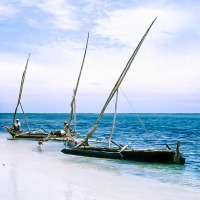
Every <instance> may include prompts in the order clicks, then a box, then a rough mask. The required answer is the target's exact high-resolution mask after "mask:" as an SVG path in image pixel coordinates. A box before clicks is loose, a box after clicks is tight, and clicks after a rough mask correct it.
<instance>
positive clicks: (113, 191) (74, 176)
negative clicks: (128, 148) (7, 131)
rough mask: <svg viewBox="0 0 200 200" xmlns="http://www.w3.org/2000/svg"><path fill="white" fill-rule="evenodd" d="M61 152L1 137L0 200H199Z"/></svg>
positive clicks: (184, 189) (190, 193) (181, 189)
mask: <svg viewBox="0 0 200 200" xmlns="http://www.w3.org/2000/svg"><path fill="white" fill-rule="evenodd" d="M2 136H3V137H2ZM62 147H63V144H62V143H59V142H47V143H45V144H44V145H42V146H38V144H37V142H36V141H22V140H7V138H6V137H5V136H4V135H0V177H1V179H0V188H1V193H0V199H5V198H6V200H27V199H29V200H32V199H38V200H43V199H48V200H55V199H59V200H68V199H69V200H77V199H80V200H94V199H95V200H121V199H126V200H134V199H142V200H152V199H156V200H165V199H166V200H168V199H176V200H179V199H180V200H181V199H190V200H198V199H199V195H200V191H198V190H192V191H191V190H190V188H187V187H185V186H183V187H181V186H176V185H172V184H168V183H163V182H159V181H156V180H152V179H150V178H145V177H141V176H134V175H129V174H126V173H123V172H121V171H120V169H118V168H117V167H115V166H114V165H112V162H109V161H104V160H100V161H98V164H97V163H96V159H95V158H94V159H91V158H85V157H79V156H72V155H67V156H66V155H65V154H62V153H61V152H60V150H61V149H62ZM107 162H109V165H108V163H107Z"/></svg>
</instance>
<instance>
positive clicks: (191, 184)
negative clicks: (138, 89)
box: [0, 113, 200, 199]
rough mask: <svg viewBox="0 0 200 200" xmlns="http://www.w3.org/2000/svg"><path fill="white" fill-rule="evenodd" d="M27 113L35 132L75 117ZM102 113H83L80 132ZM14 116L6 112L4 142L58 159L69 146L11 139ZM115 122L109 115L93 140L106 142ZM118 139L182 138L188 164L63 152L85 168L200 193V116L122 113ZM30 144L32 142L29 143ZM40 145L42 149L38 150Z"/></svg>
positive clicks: (0, 125)
mask: <svg viewBox="0 0 200 200" xmlns="http://www.w3.org/2000/svg"><path fill="white" fill-rule="evenodd" d="M26 116H27V119H28V121H29V126H30V129H31V130H39V129H41V128H44V129H45V130H46V131H47V132H50V131H55V130H60V129H62V127H63V121H64V120H68V118H69V115H68V114H55V113H54V114H29V113H28V114H26ZM17 117H18V118H19V119H20V122H21V129H23V130H27V128H26V124H25V121H24V119H23V115H22V114H18V116H17ZM97 117H98V114H91V113H85V114H79V113H78V114H77V131H78V133H79V134H80V135H79V137H80V138H81V137H84V136H85V134H86V133H87V132H88V131H89V130H90V128H91V127H92V126H93V125H94V123H95V122H96V120H97ZM12 118H13V114H2V113H1V114H0V145H3V144H4V143H6V142H9V145H10V144H11V143H12V142H13V144H17V143H18V144H20V145H24V146H26V148H31V149H32V151H37V152H39V153H40V154H42V156H43V157H44V156H51V157H52V158H53V160H54V162H56V158H57V156H58V155H61V154H62V153H61V152H60V151H61V149H63V148H64V144H63V143H62V142H53V141H50V142H47V143H45V144H44V145H43V146H42V147H38V144H37V142H35V141H12V140H7V138H10V135H9V134H8V133H7V132H6V129H5V128H4V126H6V125H9V126H11V123H12ZM112 120H113V114H105V115H104V117H103V118H102V120H101V121H100V124H99V126H98V128H97V130H96V132H95V133H94V134H93V138H94V139H97V138H98V139H99V140H102V141H106V140H107V138H108V136H109V134H110V131H111V128H112ZM112 139H113V141H115V142H117V143H120V144H127V143H129V145H130V147H132V148H165V145H166V143H168V144H174V143H176V142H177V141H181V146H180V151H181V152H182V154H183V157H185V158H186V163H185V165H171V164H158V163H145V162H134V161H118V160H109V159H96V158H87V157H79V156H73V155H65V154H62V155H61V156H62V159H64V160H65V159H66V160H67V159H70V162H72V163H73V165H81V166H82V167H83V168H84V167H86V166H87V168H94V169H97V171H101V172H102V173H103V172H104V171H110V172H112V171H113V172H116V171H117V173H120V174H123V178H124V177H126V178H127V179H130V178H131V177H136V178H137V179H138V180H139V179H147V180H153V181H156V182H158V183H161V184H162V183H165V184H168V185H169V187H171V188H173V187H178V188H184V189H185V188H186V189H187V191H190V192H191V193H194V192H196V193H197V194H200V114H137V115H136V114H118V115H117V119H116V125H115V130H114V134H113V138H112ZM16 142H17V143H16ZM28 143H29V144H31V145H27V144H28ZM38 148H41V149H39V150H38ZM172 148H176V146H175V145H174V146H173V145H172ZM27 150H28V149H27ZM68 161H69V160H68ZM77 173H78V172H77ZM80 173H81V172H80ZM126 181H127V180H126ZM122 182H123V180H122ZM178 193H181V191H179V192H178ZM172 197H173V196H172ZM181 198H182V197H181ZM181 198H180V199H181ZM88 199H89V198H88ZM143 199H144V198H143ZM163 199H165V198H163ZM166 199H167V198H166ZM169 199H170V198H169ZM175 199H179V198H175ZM194 199H195V198H194Z"/></svg>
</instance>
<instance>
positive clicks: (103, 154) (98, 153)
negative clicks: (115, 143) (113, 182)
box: [61, 148, 123, 159]
mask: <svg viewBox="0 0 200 200" xmlns="http://www.w3.org/2000/svg"><path fill="white" fill-rule="evenodd" d="M61 152H62V153H64V154H71V155H78V156H87V157H96V158H109V159H123V156H122V154H121V153H120V152H118V151H108V150H102V149H95V150H94V149H87V150H86V149H85V150H84V149H81V148H79V149H62V150H61Z"/></svg>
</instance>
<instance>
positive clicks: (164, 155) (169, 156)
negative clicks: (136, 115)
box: [61, 147, 185, 165]
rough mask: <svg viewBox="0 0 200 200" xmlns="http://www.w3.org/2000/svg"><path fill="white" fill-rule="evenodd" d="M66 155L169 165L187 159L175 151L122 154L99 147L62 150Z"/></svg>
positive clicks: (129, 151)
mask: <svg viewBox="0 0 200 200" xmlns="http://www.w3.org/2000/svg"><path fill="white" fill-rule="evenodd" d="M61 152H62V153H64V154H71V155H79V156H87V157H96V158H111V159H123V160H132V161H142V162H155V163H156V162H157V163H169V164H182V165H183V164H184V163H185V158H183V157H182V155H181V154H180V153H179V152H177V151H175V150H134V149H126V150H124V151H122V152H120V150H117V149H114V148H112V149H108V148H98V147H80V148H66V149H62V150H61Z"/></svg>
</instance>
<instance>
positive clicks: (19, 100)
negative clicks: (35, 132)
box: [13, 53, 31, 132]
mask: <svg viewBox="0 0 200 200" xmlns="http://www.w3.org/2000/svg"><path fill="white" fill-rule="evenodd" d="M30 55H31V54H30V53H29V56H28V59H27V61H26V66H25V69H24V72H23V75H22V80H21V85H20V90H19V97H18V101H17V106H16V108H15V112H14V117H13V124H14V122H15V119H16V114H17V109H18V106H19V105H20V106H21V109H22V112H23V114H24V118H25V121H26V124H27V127H28V129H29V125H28V120H27V119H26V115H25V113H24V110H23V107H22V104H21V96H22V91H23V86H24V80H25V77H26V70H27V67H28V62H29V58H30ZM29 132H30V129H29Z"/></svg>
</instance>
